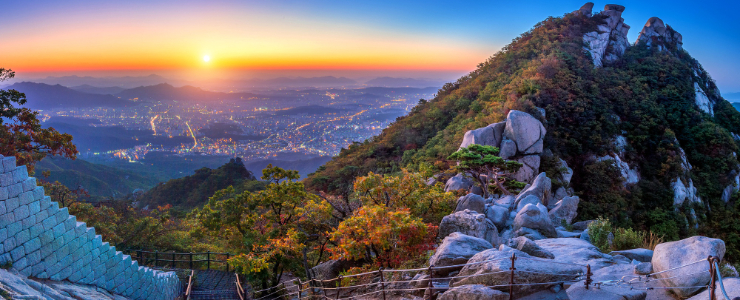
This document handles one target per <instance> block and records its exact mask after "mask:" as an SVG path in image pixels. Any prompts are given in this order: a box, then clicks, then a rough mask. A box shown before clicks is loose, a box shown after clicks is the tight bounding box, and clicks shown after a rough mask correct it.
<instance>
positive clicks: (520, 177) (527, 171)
mask: <svg viewBox="0 0 740 300" xmlns="http://www.w3.org/2000/svg"><path fill="white" fill-rule="evenodd" d="M540 160H541V159H540V156H539V155H526V156H523V157H521V158H518V159H517V160H516V161H517V162H519V163H521V164H522V167H521V168H519V170H517V171H516V173H514V174H512V175H511V177H512V178H514V179H516V180H517V181H521V182H525V183H530V182H532V180H533V179H534V178H535V176H537V174H538V173H539V171H540Z"/></svg>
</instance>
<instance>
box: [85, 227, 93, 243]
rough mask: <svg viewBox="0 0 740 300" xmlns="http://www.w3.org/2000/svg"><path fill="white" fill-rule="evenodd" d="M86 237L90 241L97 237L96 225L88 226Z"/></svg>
mask: <svg viewBox="0 0 740 300" xmlns="http://www.w3.org/2000/svg"><path fill="white" fill-rule="evenodd" d="M85 239H87V240H88V241H92V240H93V239H95V228H94V227H87V229H85Z"/></svg>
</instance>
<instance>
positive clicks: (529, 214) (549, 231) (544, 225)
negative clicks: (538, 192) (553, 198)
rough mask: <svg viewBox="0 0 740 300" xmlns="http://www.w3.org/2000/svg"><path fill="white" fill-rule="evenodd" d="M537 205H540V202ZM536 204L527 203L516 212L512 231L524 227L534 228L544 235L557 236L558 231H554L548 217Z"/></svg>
mask: <svg viewBox="0 0 740 300" xmlns="http://www.w3.org/2000/svg"><path fill="white" fill-rule="evenodd" d="M538 206H542V204H539V205H538ZM538 206H535V205H532V204H527V205H525V206H524V207H523V208H522V209H521V210H520V211H519V212H518V213H517V214H516V218H514V224H513V226H514V231H516V230H518V229H520V228H523V227H526V228H529V229H534V230H536V231H537V232H539V233H541V234H542V235H544V236H545V237H550V238H555V237H557V236H558V233H557V232H556V231H555V226H553V225H552V222H550V217H549V216H548V215H547V214H546V213H543V212H542V209H540V208H539V207H538Z"/></svg>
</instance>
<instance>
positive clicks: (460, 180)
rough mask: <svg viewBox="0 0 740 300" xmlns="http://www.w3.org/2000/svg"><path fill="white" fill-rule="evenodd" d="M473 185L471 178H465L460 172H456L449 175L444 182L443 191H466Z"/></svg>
mask: <svg viewBox="0 0 740 300" xmlns="http://www.w3.org/2000/svg"><path fill="white" fill-rule="evenodd" d="M473 185H474V184H473V181H472V180H470V179H469V178H466V177H465V176H463V175H462V174H457V175H455V176H452V177H450V179H447V182H446V183H445V192H453V191H457V190H465V191H468V190H470V188H471V187H473Z"/></svg>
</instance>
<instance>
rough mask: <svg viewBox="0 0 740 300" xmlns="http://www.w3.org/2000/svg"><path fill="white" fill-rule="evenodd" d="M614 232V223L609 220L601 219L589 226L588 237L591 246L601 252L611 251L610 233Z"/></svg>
mask: <svg viewBox="0 0 740 300" xmlns="http://www.w3.org/2000/svg"><path fill="white" fill-rule="evenodd" d="M611 230H612V223H611V222H609V220H607V219H604V218H602V217H599V218H598V219H596V221H593V222H591V223H590V224H588V237H589V239H590V240H591V244H593V245H594V246H596V248H599V250H600V251H601V252H608V251H609V241H608V237H609V232H611Z"/></svg>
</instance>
